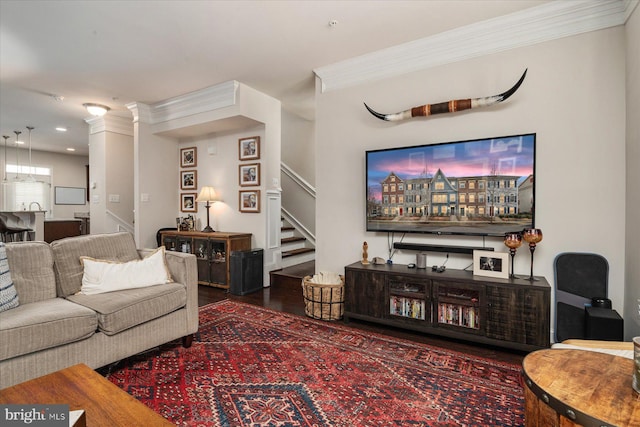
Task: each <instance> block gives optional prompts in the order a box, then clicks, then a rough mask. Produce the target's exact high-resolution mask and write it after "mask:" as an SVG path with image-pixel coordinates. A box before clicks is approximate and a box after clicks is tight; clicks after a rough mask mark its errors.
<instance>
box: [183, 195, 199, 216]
mask: <svg viewBox="0 0 640 427" xmlns="http://www.w3.org/2000/svg"><path fill="white" fill-rule="evenodd" d="M196 197H198V194H197V193H180V210H181V211H182V212H198V204H197V203H196Z"/></svg>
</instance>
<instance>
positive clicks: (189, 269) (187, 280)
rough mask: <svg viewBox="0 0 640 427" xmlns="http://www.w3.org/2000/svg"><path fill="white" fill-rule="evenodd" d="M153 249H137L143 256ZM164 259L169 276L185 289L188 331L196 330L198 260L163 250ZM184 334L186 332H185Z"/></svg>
mask: <svg viewBox="0 0 640 427" xmlns="http://www.w3.org/2000/svg"><path fill="white" fill-rule="evenodd" d="M153 251H155V249H138V253H139V254H140V256H141V257H145V256H147V255H149V254H150V253H152V252H153ZM165 260H166V261H167V267H168V268H169V273H170V274H171V278H172V279H173V280H174V281H175V282H178V283H182V284H183V285H184V286H185V287H186V289H187V306H186V308H187V323H188V328H189V332H188V333H195V332H197V330H198V261H197V259H196V256H195V255H193V254H187V253H183V252H172V251H165ZM185 335H186V334H185Z"/></svg>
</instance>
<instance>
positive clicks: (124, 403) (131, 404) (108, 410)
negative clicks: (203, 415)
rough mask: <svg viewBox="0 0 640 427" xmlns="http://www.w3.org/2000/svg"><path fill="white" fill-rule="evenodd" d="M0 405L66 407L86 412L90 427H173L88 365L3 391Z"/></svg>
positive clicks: (0, 396) (55, 373) (58, 372)
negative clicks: (56, 405) (52, 405)
mask: <svg viewBox="0 0 640 427" xmlns="http://www.w3.org/2000/svg"><path fill="white" fill-rule="evenodd" d="M0 404H64V405H69V409H70V410H71V411H74V410H77V409H84V411H85V416H86V422H87V427H101V426H104V427H114V426H126V427H131V426H145V427H147V426H172V425H173V424H171V423H170V422H169V421H167V420H166V419H164V418H162V416H160V415H159V414H157V413H155V412H153V411H152V410H151V409H150V408H148V407H147V406H145V405H144V404H143V403H140V402H139V401H138V400H136V399H135V398H134V397H132V396H130V395H129V394H127V393H125V392H124V391H122V390H121V389H120V388H118V387H117V386H116V385H115V384H112V383H111V382H109V381H108V380H107V379H106V378H104V377H103V376H102V375H100V374H98V373H97V372H95V371H94V370H93V369H91V368H89V367H88V366H87V365H83V364H80V365H75V366H72V367H70V368H66V369H63V370H61V371H57V372H54V373H52V374H48V375H45V376H42V377H40V378H35V379H33V380H30V381H26V382H23V383H21V384H17V385H14V386H12V387H8V388H5V389H3V390H0Z"/></svg>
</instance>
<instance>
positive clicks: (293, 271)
mask: <svg viewBox="0 0 640 427" xmlns="http://www.w3.org/2000/svg"><path fill="white" fill-rule="evenodd" d="M315 271H316V262H315V261H307V262H303V263H302V264H298V265H294V266H291V267H286V268H283V269H280V270H274V271H270V272H269V280H270V283H271V286H278V287H284V288H291V289H295V290H296V291H298V289H301V286H302V278H303V277H305V276H313V275H314V274H315ZM300 295H302V291H301V290H300Z"/></svg>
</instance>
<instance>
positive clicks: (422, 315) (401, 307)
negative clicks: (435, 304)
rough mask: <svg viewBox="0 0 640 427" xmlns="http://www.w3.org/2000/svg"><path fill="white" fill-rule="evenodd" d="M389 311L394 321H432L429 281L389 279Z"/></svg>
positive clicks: (403, 278)
mask: <svg viewBox="0 0 640 427" xmlns="http://www.w3.org/2000/svg"><path fill="white" fill-rule="evenodd" d="M388 301H389V311H388V314H389V316H390V317H391V318H392V319H396V320H401V321H409V322H410V321H418V322H424V321H425V320H426V321H430V320H431V304H430V301H429V281H419V280H411V279H408V278H407V277H402V276H398V277H394V276H390V277H389V297H388Z"/></svg>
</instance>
